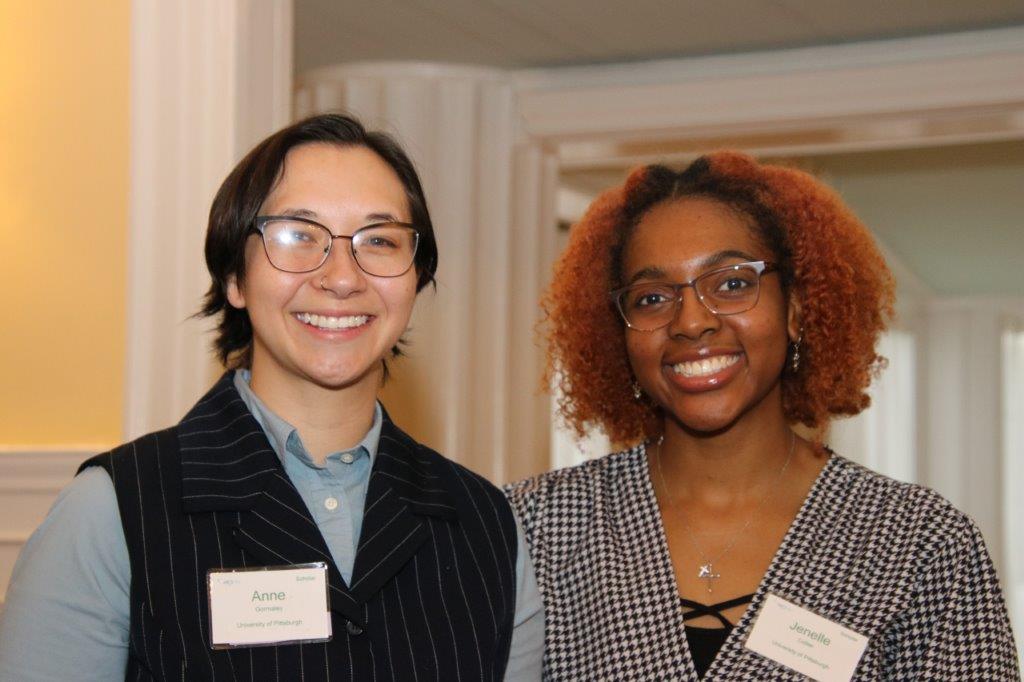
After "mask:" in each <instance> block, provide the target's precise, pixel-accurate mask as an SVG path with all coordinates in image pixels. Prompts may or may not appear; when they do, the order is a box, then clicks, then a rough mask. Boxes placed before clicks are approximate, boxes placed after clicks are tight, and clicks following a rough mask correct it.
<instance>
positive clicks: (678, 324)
mask: <svg viewBox="0 0 1024 682" xmlns="http://www.w3.org/2000/svg"><path fill="white" fill-rule="evenodd" d="M720 325H721V320H719V319H718V315H715V314H714V313H713V312H711V311H710V310H708V307H707V306H706V305H704V303H703V302H702V301H701V300H700V298H699V297H698V296H697V291H696V290H695V289H694V288H693V287H692V286H687V287H683V288H682V289H681V290H680V291H679V301H678V302H677V303H676V311H675V315H673V316H672V321H671V322H669V323H668V334H669V336H672V337H684V338H688V339H699V338H700V337H701V336H703V335H704V334H707V333H710V332H713V331H714V330H716V329H718V327H719V326H720Z"/></svg>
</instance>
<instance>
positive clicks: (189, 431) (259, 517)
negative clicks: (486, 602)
mask: <svg viewBox="0 0 1024 682" xmlns="http://www.w3.org/2000/svg"><path fill="white" fill-rule="evenodd" d="M178 434H179V442H180V445H181V457H182V504H183V508H184V510H185V512H186V513H203V512H235V513H233V514H232V513H228V514H225V515H223V516H224V517H225V518H226V519H229V520H230V522H231V530H230V532H231V534H232V537H233V538H234V541H235V543H236V544H237V545H238V546H240V547H241V548H242V549H243V550H245V551H246V552H247V553H248V554H250V555H251V556H254V557H256V558H257V559H258V560H259V561H260V563H261V565H266V566H280V565H287V564H304V563H312V562H317V561H323V562H326V563H327V566H328V569H327V578H328V584H329V587H330V604H331V610H333V611H337V612H339V613H341V614H342V615H344V616H345V617H346V618H347V619H349V620H351V621H354V622H356V623H358V624H360V625H362V626H365V625H366V622H365V618H364V615H363V609H362V608H361V605H359V604H357V602H356V600H355V599H354V598H353V596H352V594H351V593H350V592H349V590H348V587H347V586H346V585H345V582H344V580H343V579H342V577H341V573H340V572H339V571H338V568H337V566H336V565H335V563H334V561H333V559H332V558H331V555H330V551H329V550H328V549H327V545H326V543H325V542H324V539H323V536H322V535H321V534H320V530H319V529H318V528H317V526H316V523H315V522H314V521H313V518H312V517H311V516H310V514H309V511H308V510H307V509H306V505H305V502H303V500H302V497H301V496H300V495H299V492H298V491H297V490H296V489H295V486H294V485H292V483H291V481H290V480H289V479H288V477H287V476H286V475H285V473H284V468H283V467H282V466H281V461H280V459H279V458H278V456H277V454H276V453H275V452H274V450H273V448H272V447H271V446H270V443H269V442H268V441H267V437H266V434H264V433H263V429H262V428H260V425H259V423H257V421H256V420H255V419H254V418H253V416H252V414H250V413H249V410H248V409H247V408H246V406H245V403H244V402H243V401H242V398H241V396H239V395H238V391H237V390H236V389H235V387H234V384H233V383H232V374H231V373H230V372H228V373H227V374H225V375H224V377H223V378H221V380H220V381H218V382H217V384H216V385H215V386H214V387H213V388H212V389H211V390H210V392H209V393H207V394H206V396H204V398H203V399H202V400H200V401H199V403H197V404H196V406H195V407H194V408H193V409H192V411H191V412H189V414H188V415H186V416H185V418H184V419H183V420H182V421H181V423H180V424H179V427H178ZM226 568H240V567H238V566H229V567H226Z"/></svg>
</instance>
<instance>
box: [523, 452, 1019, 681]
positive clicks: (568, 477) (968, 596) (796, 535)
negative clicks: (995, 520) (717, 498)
mask: <svg viewBox="0 0 1024 682" xmlns="http://www.w3.org/2000/svg"><path fill="white" fill-rule="evenodd" d="M646 462H647V460H646V455H645V452H644V447H643V445H639V446H637V447H636V448H633V449H632V450H628V451H625V452H620V453H616V454H612V455H608V456H606V457H602V458H600V459H597V460H593V461H590V462H587V463H585V464H582V465H579V466H576V467H572V468H569V469H562V470H560V471H554V472H550V473H547V474H543V475H541V476H538V477H535V478H531V479H527V480H525V481H520V482H519V483H515V484H512V485H510V486H509V487H508V488H507V490H506V492H507V493H508V495H509V497H510V499H511V501H512V506H513V508H514V509H515V511H516V513H517V516H518V517H519V519H520V520H521V522H522V524H523V526H524V528H525V531H526V536H527V540H528V542H529V545H530V549H531V556H532V558H533V563H534V566H535V568H536V571H537V580H538V583H539V584H540V589H541V592H542V594H543V597H544V606H545V615H546V621H547V633H546V642H545V654H544V677H545V679H549V680H573V681H575V680H692V681H694V682H696V680H697V679H698V678H697V673H696V671H695V670H694V668H693V662H692V661H691V659H690V654H689V651H688V649H687V644H686V636H685V630H684V625H683V614H682V611H681V609H680V607H679V597H678V595H677V592H676V584H675V577H674V575H673V571H672V564H671V559H670V557H669V554H668V545H667V543H666V540H665V535H664V533H663V531H662V526H661V518H660V516H659V513H658V506H657V501H656V499H655V496H654V489H653V487H652V485H651V481H650V477H649V476H648V470H647V463H646ZM769 592H771V593H773V594H777V595H779V596H780V597H783V598H785V599H788V600H789V601H791V602H793V603H795V604H798V605H800V606H803V607H804V608H807V609H810V610H812V611H814V612H816V613H818V614H820V615H822V616H824V617H826V618H829V619H831V620H833V621H836V622H838V623H840V624H842V625H845V626H846V627H848V628H850V629H852V630H854V631H856V632H859V633H861V634H863V635H866V636H867V637H868V638H869V642H868V646H867V650H866V651H865V652H864V655H863V657H862V658H861V661H860V664H859V666H858V667H857V671H856V673H855V675H854V679H856V680H878V679H886V680H991V681H1003V680H1018V679H1020V677H1019V672H1018V663H1017V653H1016V650H1015V647H1014V642H1013V635H1012V634H1011V632H1010V624H1009V620H1008V617H1007V613H1006V606H1005V604H1004V602H1003V597H1002V594H1001V592H1000V589H999V581H998V578H997V576H996V573H995V570H994V568H993V566H992V561H991V559H990V558H989V555H988V551H987V550H986V549H985V544H984V541H983V540H982V537H981V533H980V532H979V531H978V529H977V527H976V526H975V525H974V523H973V522H972V521H971V520H970V519H969V518H968V517H967V516H966V515H964V514H963V513H961V512H959V511H957V510H956V509H955V508H953V506H952V505H950V504H949V503H948V502H946V501H945V500H944V499H943V498H941V497H940V496H939V495H938V494H936V493H935V492H933V491H931V490H928V489H926V488H922V487H920V486H916V485H909V484H905V483H899V482H897V481H893V480H891V479H889V478H886V477H884V476H881V475H879V474H876V473H874V472H871V471H868V470H867V469H865V468H863V467H861V466H859V465H857V464H854V463H853V462H850V461H849V460H846V459H843V458H842V457H839V456H838V455H832V457H831V459H830V460H829V462H828V463H827V464H826V465H825V467H824V469H823V470H822V471H821V473H820V474H819V476H818V479H817V481H816V482H815V483H814V485H813V487H812V488H811V491H810V492H809V493H808V496H807V499H806V500H805V501H804V504H803V506H802V507H801V509H800V512H799V514H798V515H797V517H796V519H795V520H794V521H793V524H792V526H791V527H790V529H789V531H788V533H787V534H786V537H785V539H784V540H783V542H782V545H781V546H780V547H779V550H778V552H777V553H776V555H775V558H774V559H773V560H772V563H771V566H770V567H769V568H768V571H767V573H765V576H764V578H763V580H762V582H761V585H760V587H759V588H758V590H757V592H756V594H755V595H754V600H753V602H751V605H750V607H749V608H748V609H747V612H746V613H745V614H744V615H743V617H742V618H741V619H740V621H739V623H738V624H737V626H736V628H735V629H734V630H733V632H732V633H731V634H730V635H729V637H728V639H727V640H726V642H725V644H724V645H723V646H722V649H721V650H720V651H719V653H718V656H717V657H716V658H715V660H714V662H713V663H712V666H711V668H710V669H709V670H708V672H707V675H706V677H705V678H704V680H705V681H706V682H707V681H710V680H768V679H770V680H803V679H806V678H805V677H804V676H803V675H801V674H799V673H796V672H794V671H792V670H789V669H788V668H785V667H783V666H781V665H780V664H777V663H775V662H773V661H770V660H768V659H767V658H764V657H762V656H760V655H758V654H755V653H754V652H752V651H750V650H748V649H746V648H744V646H743V643H744V641H745V640H746V637H747V635H748V634H749V632H750V628H751V622H752V620H753V617H754V614H756V613H757V612H758V611H759V609H760V608H761V605H762V603H763V601H764V599H765V596H766V594H767V593H769Z"/></svg>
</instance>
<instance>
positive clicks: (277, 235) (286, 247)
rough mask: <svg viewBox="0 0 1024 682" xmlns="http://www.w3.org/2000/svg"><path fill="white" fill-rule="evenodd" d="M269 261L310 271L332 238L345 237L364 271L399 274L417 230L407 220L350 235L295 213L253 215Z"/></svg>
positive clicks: (408, 262)
mask: <svg viewBox="0 0 1024 682" xmlns="http://www.w3.org/2000/svg"><path fill="white" fill-rule="evenodd" d="M252 229H253V231H254V232H258V233H259V234H260V236H261V237H262V239H263V248H264V250H265V251H266V253H267V258H268V259H269V260H270V264H271V265H273V266H274V267H275V268H277V269H278V270H282V271H284V272H296V273H298V272H312V271H313V270H316V269H317V268H319V267H320V266H321V265H323V264H324V263H325V262H326V261H327V257H328V256H329V255H330V254H331V247H332V246H333V245H334V240H335V239H347V240H349V246H350V248H351V251H352V258H353V260H355V262H356V265H358V266H359V268H360V269H361V270H362V271H363V272H365V273H366V274H368V275H373V276H375V277H399V276H401V275H404V274H405V273H406V272H408V271H409V268H411V267H412V264H413V262H414V260H415V259H416V247H417V246H418V245H419V241H420V233H419V231H418V230H417V229H416V228H415V227H414V226H413V225H411V224H409V223H401V222H397V221H392V222H383V223H373V224H372V225H366V226H364V227H361V228H359V229H358V230H356V231H355V232H353V233H352V234H351V235H344V234H334V233H332V232H331V231H330V230H329V229H327V227H325V226H323V225H321V224H320V223H318V222H316V221H315V220H310V219H308V218H299V217H296V216H276V215H266V216H259V217H257V218H256V223H255V225H254V226H253V228H252Z"/></svg>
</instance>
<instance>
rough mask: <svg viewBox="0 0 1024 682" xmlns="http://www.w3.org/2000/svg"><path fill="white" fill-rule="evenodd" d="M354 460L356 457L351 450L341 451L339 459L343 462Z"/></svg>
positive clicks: (347, 462)
mask: <svg viewBox="0 0 1024 682" xmlns="http://www.w3.org/2000/svg"><path fill="white" fill-rule="evenodd" d="M355 460H356V457H355V455H353V454H352V453H351V452H343V453H341V461H342V462H344V463H345V464H351V463H352V462H354V461H355Z"/></svg>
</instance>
